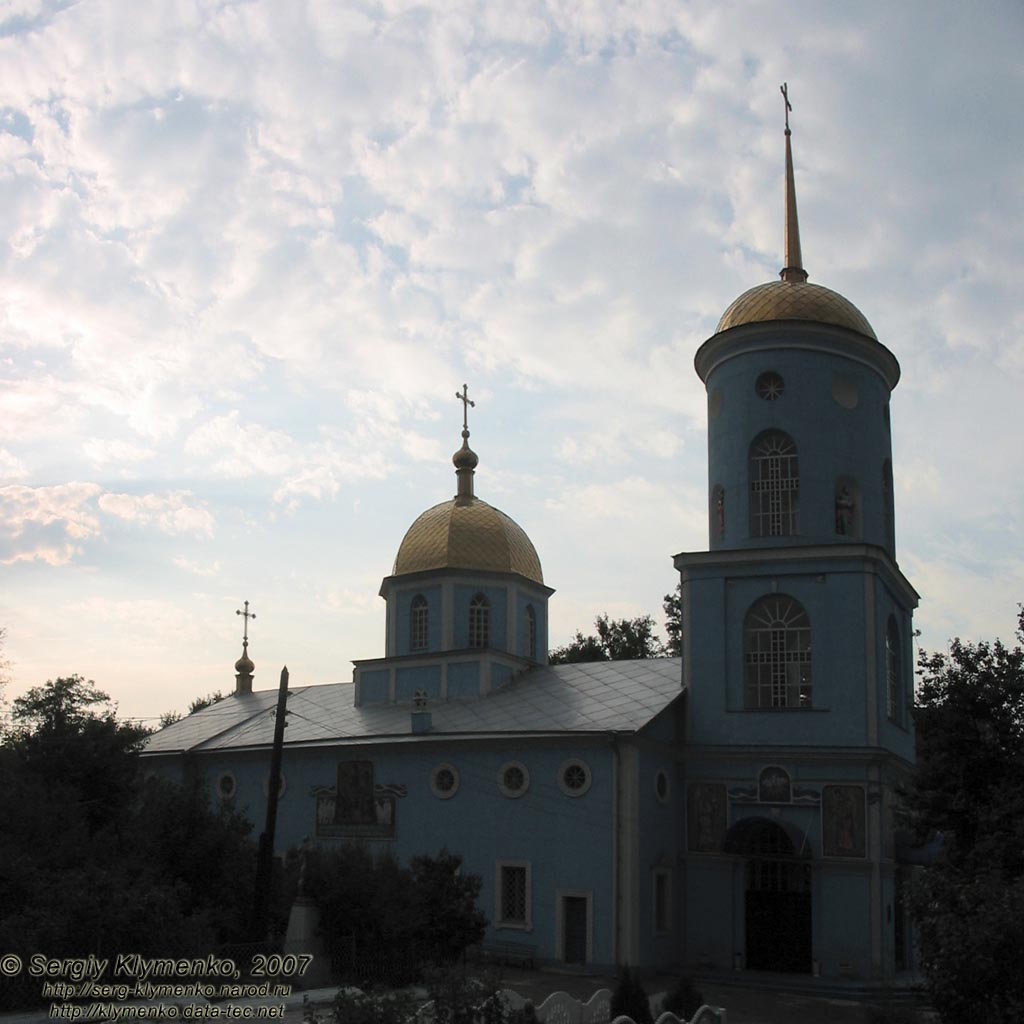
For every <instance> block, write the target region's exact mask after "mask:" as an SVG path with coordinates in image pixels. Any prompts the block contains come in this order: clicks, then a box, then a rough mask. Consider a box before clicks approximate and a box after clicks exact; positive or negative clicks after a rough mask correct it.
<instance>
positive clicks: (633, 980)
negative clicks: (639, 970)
mask: <svg viewBox="0 0 1024 1024" xmlns="http://www.w3.org/2000/svg"><path fill="white" fill-rule="evenodd" d="M623 1014H624V1015H625V1016H627V1017H631V1018H632V1019H633V1021H634V1022H635V1024H654V1022H653V1019H652V1017H651V1001H650V999H649V998H648V996H647V993H646V992H645V991H644V987H643V985H641V984H640V979H639V978H638V977H637V975H636V972H635V971H634V970H633V969H632V968H631V967H630V966H629V964H626V965H625V966H624V967H623V968H622V970H621V971H620V972H619V980H618V983H617V984H616V986H615V991H614V992H612V998H611V1015H612V1020H615V1018H616V1017H619V1016H622V1015H623Z"/></svg>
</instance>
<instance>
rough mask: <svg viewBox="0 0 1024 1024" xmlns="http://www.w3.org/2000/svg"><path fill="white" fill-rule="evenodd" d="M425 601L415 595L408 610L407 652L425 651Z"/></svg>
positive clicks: (427, 618)
mask: <svg viewBox="0 0 1024 1024" xmlns="http://www.w3.org/2000/svg"><path fill="white" fill-rule="evenodd" d="M428 616H429V612H428V609H427V599H426V598H425V597H424V596H423V595H422V594H417V595H416V596H415V597H414V598H413V599H412V606H411V607H410V609H409V650H410V651H425V650H426V649H427V626H428V624H429V617H428Z"/></svg>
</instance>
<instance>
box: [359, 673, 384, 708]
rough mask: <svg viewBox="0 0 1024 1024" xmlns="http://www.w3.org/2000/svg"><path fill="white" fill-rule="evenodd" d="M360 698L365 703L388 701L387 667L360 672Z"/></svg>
mask: <svg viewBox="0 0 1024 1024" xmlns="http://www.w3.org/2000/svg"><path fill="white" fill-rule="evenodd" d="M359 700H360V702H361V703H363V704H386V703H387V701H388V670H387V669H386V668H382V669H371V670H369V671H363V672H360V673H359Z"/></svg>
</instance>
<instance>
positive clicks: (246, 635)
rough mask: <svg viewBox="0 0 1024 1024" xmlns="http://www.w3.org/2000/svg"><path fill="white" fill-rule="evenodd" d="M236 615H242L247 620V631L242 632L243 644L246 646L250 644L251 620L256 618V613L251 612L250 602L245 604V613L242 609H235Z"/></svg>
mask: <svg viewBox="0 0 1024 1024" xmlns="http://www.w3.org/2000/svg"><path fill="white" fill-rule="evenodd" d="M235 614H236V615H241V616H242V617H243V618H244V619H245V629H244V630H243V631H242V642H243V643H244V644H246V645H248V643H249V620H250V619H255V618H256V613H255V612H251V611H249V602H248V601H246V602H245V611H244V612H243V611H242V610H241V609H240V608H236V609H235Z"/></svg>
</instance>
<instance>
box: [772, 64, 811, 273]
mask: <svg viewBox="0 0 1024 1024" xmlns="http://www.w3.org/2000/svg"><path fill="white" fill-rule="evenodd" d="M780 89H781V91H782V98H783V100H784V101H785V104H786V265H785V266H784V267H783V268H782V270H781V271H779V277H781V278H782V280H783V281H790V282H793V281H796V282H801V283H802V282H804V281H806V280H807V271H806V270H804V261H803V256H802V255H801V253H800V222H799V220H797V216H796V183H795V182H794V179H793V147H792V146H791V145H790V141H789V136H790V131H789V112H790V111H791V110H792V109H793V107H792V105H791V104H790V102H789V91H788V89H787V88H786V83H785V82H783V83H782V85H781V86H780Z"/></svg>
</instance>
